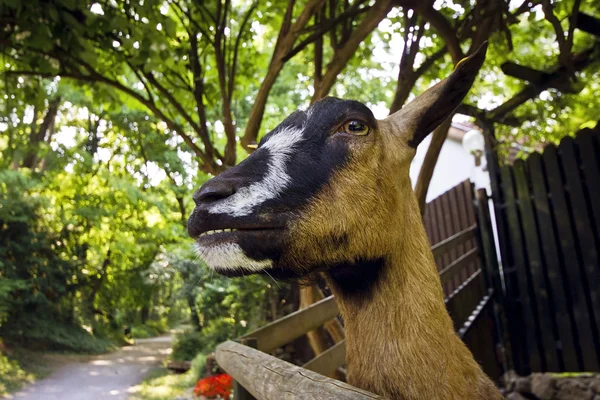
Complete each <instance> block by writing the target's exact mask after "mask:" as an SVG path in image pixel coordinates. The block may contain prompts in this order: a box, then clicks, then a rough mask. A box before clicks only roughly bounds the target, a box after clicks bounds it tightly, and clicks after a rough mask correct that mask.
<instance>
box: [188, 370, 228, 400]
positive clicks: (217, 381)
mask: <svg viewBox="0 0 600 400" xmlns="http://www.w3.org/2000/svg"><path fill="white" fill-rule="evenodd" d="M232 386H233V379H231V376H229V375H227V374H220V375H215V376H209V377H206V378H202V379H200V380H199V381H198V382H197V383H196V387H195V388H194V395H196V396H198V397H199V396H206V397H208V398H211V397H217V396H220V397H221V398H222V399H223V400H228V399H229V395H230V394H231V388H232Z"/></svg>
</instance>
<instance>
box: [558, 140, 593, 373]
mask: <svg viewBox="0 0 600 400" xmlns="http://www.w3.org/2000/svg"><path fill="white" fill-rule="evenodd" d="M558 151H559V154H560V156H561V161H562V165H563V171H564V174H565V180H566V183H567V194H568V199H569V202H570V205H571V210H572V217H573V222H574V223H575V229H576V233H577V240H576V241H575V244H576V245H577V247H578V249H579V255H580V257H581V258H580V260H581V263H580V265H579V267H580V271H579V272H580V274H581V287H582V288H583V289H584V291H585V297H586V303H587V306H588V310H589V315H590V318H594V321H592V323H591V328H592V338H593V340H594V347H595V353H596V362H595V363H592V364H591V365H587V366H586V367H587V368H588V370H592V371H597V370H598V369H600V335H599V334H598V326H600V284H599V282H600V268H598V266H599V265H600V262H599V257H598V248H597V245H596V240H595V238H594V233H593V231H592V229H591V224H590V221H591V215H590V213H589V212H588V207H587V202H586V198H585V193H584V189H583V182H582V179H581V174H580V171H579V161H578V157H577V153H576V148H575V142H574V141H573V138H571V137H566V138H564V139H563V140H561V143H560V145H559V146H558ZM592 349H593V348H589V349H588V351H589V352H592Z"/></svg>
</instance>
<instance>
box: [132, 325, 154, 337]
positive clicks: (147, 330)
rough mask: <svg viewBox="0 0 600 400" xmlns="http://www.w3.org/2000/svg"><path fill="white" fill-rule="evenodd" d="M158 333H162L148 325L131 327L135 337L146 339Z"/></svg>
mask: <svg viewBox="0 0 600 400" xmlns="http://www.w3.org/2000/svg"><path fill="white" fill-rule="evenodd" d="M158 335H160V332H158V331H157V330H156V329H154V328H153V327H151V326H148V325H134V326H132V327H131V336H132V337H133V338H134V339H146V338H151V337H155V336H158Z"/></svg>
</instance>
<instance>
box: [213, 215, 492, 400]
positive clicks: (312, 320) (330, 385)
mask: <svg viewBox="0 0 600 400" xmlns="http://www.w3.org/2000/svg"><path fill="white" fill-rule="evenodd" d="M476 230H477V227H476V226H475V225H473V226H471V227H469V228H467V229H465V230H463V231H461V232H459V233H457V234H455V235H453V236H451V237H449V238H447V239H445V240H443V241H442V242H440V243H437V244H436V245H434V246H432V247H431V250H432V252H433V254H434V256H435V257H438V256H440V255H442V254H444V253H446V252H448V251H449V250H450V249H453V248H455V247H456V246H459V245H461V244H463V243H465V242H466V241H468V240H470V239H473V238H474V237H475V232H476ZM477 255H478V254H477V250H476V249H473V250H471V251H469V252H468V253H466V254H464V255H463V256H462V257H460V258H459V259H456V260H455V261H454V262H452V263H451V264H450V265H448V266H446V267H445V268H444V269H443V270H442V271H440V278H441V279H442V281H444V280H445V279H450V278H451V277H453V276H454V275H455V274H457V273H458V272H460V271H461V270H462V269H463V268H464V266H466V265H468V264H469V263H472V262H473V260H474V259H476V257H477ZM479 275H480V271H477V272H476V273H475V274H473V275H472V276H471V278H469V279H468V280H467V281H465V284H464V285H462V286H461V287H460V288H458V289H457V290H456V291H455V293H453V294H452V295H451V296H450V297H449V298H448V299H447V303H448V301H452V298H453V297H455V296H456V295H457V293H459V292H460V290H461V288H462V289H464V288H468V287H470V284H471V282H473V281H475V279H476V278H479ZM488 300H489V295H488V296H486V297H485V298H483V299H482V300H481V302H479V301H478V303H477V304H476V306H478V307H477V308H475V309H474V310H468V311H467V314H466V315H461V316H460V319H461V321H460V324H459V326H458V327H457V328H458V329H457V330H458V331H459V332H461V333H463V334H464V333H465V332H466V331H467V330H469V328H470V326H471V325H472V324H473V321H475V319H476V318H477V317H478V315H479V314H480V312H481V308H482V307H483V306H485V305H486V304H487V302H488ZM338 313H339V309H338V306H337V303H336V301H335V299H334V297H333V296H329V297H327V298H325V299H323V300H321V301H318V302H316V303H314V304H312V305H311V306H309V307H307V308H303V309H301V310H298V311H296V312H294V313H292V314H290V315H287V316H285V317H283V318H281V319H278V320H277V321H274V322H271V323H270V324H268V325H266V326H264V327H262V328H259V329H257V330H255V331H252V332H250V333H248V334H246V335H244V336H242V337H240V338H239V339H238V340H239V341H241V342H242V343H246V344H250V346H248V345H244V344H241V343H236V342H234V341H227V342H225V343H222V344H220V345H219V346H218V347H217V351H216V358H217V362H218V363H219V365H220V366H221V367H222V368H223V369H224V370H225V371H227V373H229V374H230V375H231V376H232V377H233V378H234V379H235V380H236V381H237V382H238V383H239V384H241V387H240V386H238V390H236V391H235V393H236V395H235V396H236V397H235V398H236V399H238V400H247V399H252V398H257V399H260V400H263V399H264V400H270V399H273V400H279V399H282V398H315V399H379V398H381V397H379V396H377V395H374V394H372V393H369V392H366V391H364V390H361V389H358V388H355V387H353V386H351V385H348V384H345V383H343V382H340V381H337V380H335V379H331V378H328V377H327V376H326V375H328V376H331V375H332V374H333V373H334V372H335V371H336V370H338V369H339V368H340V367H342V366H343V365H344V364H345V362H346V360H345V358H346V346H345V342H344V341H343V340H342V341H341V342H339V343H337V344H335V345H334V346H333V347H331V348H330V349H328V350H327V351H325V352H323V353H321V354H319V355H318V356H316V357H315V358H313V359H312V360H310V361H309V362H307V363H306V364H304V365H303V366H302V367H299V366H296V365H293V364H290V363H288V362H285V361H283V360H280V359H278V358H275V357H273V356H270V355H268V354H266V353H270V352H273V351H274V350H276V349H277V348H279V347H282V346H284V345H286V344H288V343H290V342H292V341H293V340H295V339H297V338H299V337H301V336H302V335H305V334H306V333H307V332H309V331H311V330H313V329H316V328H318V327H320V326H322V325H323V324H325V323H326V322H328V321H330V320H332V319H333V318H336V317H337V315H338ZM253 347H254V348H253ZM242 387H243V388H242Z"/></svg>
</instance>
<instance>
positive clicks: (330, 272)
mask: <svg viewBox="0 0 600 400" xmlns="http://www.w3.org/2000/svg"><path fill="white" fill-rule="evenodd" d="M384 268H385V258H383V257H381V258H377V259H374V260H364V259H358V260H355V261H354V262H348V263H339V264H335V265H333V266H329V268H327V269H326V271H327V272H326V274H327V276H328V277H329V280H330V283H331V285H332V287H333V289H334V291H338V292H340V293H342V294H343V295H344V297H345V298H352V299H353V301H355V302H357V303H360V302H364V301H367V300H368V299H369V298H370V297H371V296H372V295H373V290H374V289H375V288H374V287H375V285H376V284H377V282H378V281H379V279H381V276H382V272H383V270H384Z"/></svg>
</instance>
